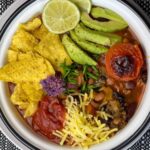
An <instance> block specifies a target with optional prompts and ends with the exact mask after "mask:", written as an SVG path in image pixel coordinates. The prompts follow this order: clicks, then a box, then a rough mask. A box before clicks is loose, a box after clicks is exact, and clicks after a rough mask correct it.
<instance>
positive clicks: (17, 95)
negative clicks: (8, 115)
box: [11, 84, 29, 109]
mask: <svg viewBox="0 0 150 150" xmlns="http://www.w3.org/2000/svg"><path fill="white" fill-rule="evenodd" d="M11 101H12V103H13V104H14V105H18V106H19V108H20V109H26V108H27V107H28V105H29V102H28V99H27V97H26V94H25V93H24V91H23V89H22V87H21V84H17V85H16V87H15V89H14V92H13V94H12V95H11Z"/></svg>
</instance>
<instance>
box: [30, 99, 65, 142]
mask: <svg viewBox="0 0 150 150" xmlns="http://www.w3.org/2000/svg"><path fill="white" fill-rule="evenodd" d="M65 115H66V109H65V107H64V106H63V105H62V104H61V103H60V102H59V100H58V99H57V98H54V97H48V96H46V97H45V98H44V99H43V100H42V101H41V102H40V105H39V108H38V110H37V112H36V113H35V114H34V116H33V121H32V126H33V129H34V130H35V131H37V132H40V133H42V134H44V135H45V136H47V137H48V138H49V139H50V140H51V141H53V142H56V143H58V142H59V139H58V138H57V137H55V136H54V135H53V134H52V133H53V131H56V130H61V129H62V128H63V126H64V121H65Z"/></svg>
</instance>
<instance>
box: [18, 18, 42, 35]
mask: <svg viewBox="0 0 150 150" xmlns="http://www.w3.org/2000/svg"><path fill="white" fill-rule="evenodd" d="M41 25H42V21H41V19H40V18H34V19H33V20H32V21H29V22H27V23H25V24H21V25H20V28H23V29H24V30H26V31H29V32H31V31H34V30H36V29H38V28H39V27H40V26H41Z"/></svg>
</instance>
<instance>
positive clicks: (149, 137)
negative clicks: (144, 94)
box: [0, 0, 150, 150]
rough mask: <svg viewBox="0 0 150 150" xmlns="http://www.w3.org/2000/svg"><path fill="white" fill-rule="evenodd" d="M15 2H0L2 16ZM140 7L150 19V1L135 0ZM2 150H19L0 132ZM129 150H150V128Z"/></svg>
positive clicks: (3, 0) (5, 0)
mask: <svg viewBox="0 0 150 150" xmlns="http://www.w3.org/2000/svg"><path fill="white" fill-rule="evenodd" d="M14 1H15V0H0V15H2V13H3V12H4V11H5V10H6V9H7V8H8V7H9V6H10V5H11V4H12V3H13V2H14ZM135 2H136V3H137V4H139V6H141V7H142V8H143V10H144V11H145V12H146V13H147V15H148V16H149V17H150V0H135ZM0 150H19V149H18V148H17V147H16V146H15V145H14V144H12V143H11V142H10V141H9V140H8V139H7V138H6V137H5V136H4V135H3V133H2V132H1V131H0ZM129 150H150V128H149V130H148V131H147V132H146V133H145V135H144V136H143V137H142V138H141V139H140V140H139V141H138V142H137V143H136V144H134V145H133V146H132V147H131V148H129Z"/></svg>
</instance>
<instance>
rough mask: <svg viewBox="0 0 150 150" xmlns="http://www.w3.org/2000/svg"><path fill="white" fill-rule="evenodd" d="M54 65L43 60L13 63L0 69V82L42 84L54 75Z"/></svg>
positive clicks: (36, 59) (34, 59) (35, 59)
mask: <svg viewBox="0 0 150 150" xmlns="http://www.w3.org/2000/svg"><path fill="white" fill-rule="evenodd" d="M54 74H55V71H54V69H53V67H52V65H51V64H50V63H49V62H48V61H47V60H45V59H43V58H33V59H31V60H30V59H24V60H20V61H13V62H10V63H8V64H6V65H5V66H4V67H2V68H1V69H0V80H3V81H6V82H12V83H21V82H40V81H41V80H42V79H45V78H46V77H47V76H49V75H54Z"/></svg>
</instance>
